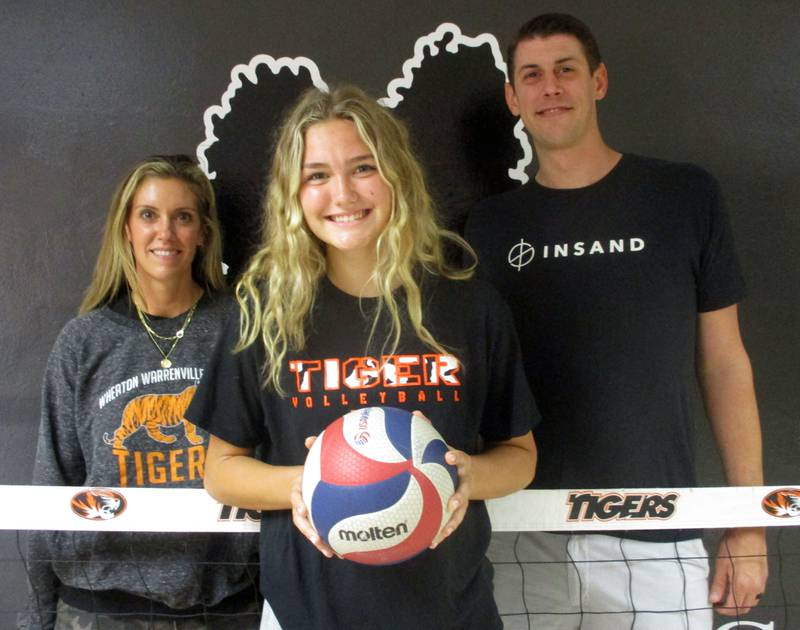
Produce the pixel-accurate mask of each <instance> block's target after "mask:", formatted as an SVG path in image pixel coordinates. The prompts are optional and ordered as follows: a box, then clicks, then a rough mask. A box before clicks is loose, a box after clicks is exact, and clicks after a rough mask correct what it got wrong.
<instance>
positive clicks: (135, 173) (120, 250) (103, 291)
mask: <svg viewBox="0 0 800 630" xmlns="http://www.w3.org/2000/svg"><path fill="white" fill-rule="evenodd" d="M148 177H160V178H174V179H179V180H181V181H182V182H183V183H185V184H186V185H187V186H188V187H189V190H191V191H192V192H193V193H194V195H195V197H196V198H197V210H198V212H199V214H200V222H201V224H202V227H203V246H202V248H199V249H198V250H197V253H196V254H195V257H194V260H193V261H192V276H193V277H194V279H195V281H196V282H197V283H198V284H199V285H200V286H202V287H204V288H205V289H206V290H207V291H213V290H220V289H223V288H224V287H225V277H224V276H223V275H222V236H221V232H220V227H219V219H218V218H217V204H216V200H215V197H214V189H213V188H212V187H211V182H209V181H208V178H207V177H206V175H205V173H203V171H202V170H201V169H200V167H199V166H198V165H197V164H196V163H195V162H194V161H193V160H192V159H191V158H190V157H189V156H187V155H154V156H152V157H149V158H146V159H144V160H142V161H141V162H139V163H137V164H136V165H134V167H133V168H132V169H131V170H130V171H129V172H128V174H127V175H126V176H125V177H124V178H123V179H122V181H121V182H120V184H119V186H118V187H117V190H116V191H115V192H114V196H113V198H112V199H111V206H110V207H109V210H108V215H107V217H106V225H105V229H104V231H103V240H102V242H101V244H100V253H99V254H98V256H97V262H96V263H95V267H94V274H93V276H92V281H91V283H90V284H89V287H88V288H87V289H86V294H85V295H84V298H83V302H82V303H81V306H80V310H79V312H80V313H88V312H89V311H91V310H92V309H95V308H97V307H99V306H103V305H104V304H106V303H108V302H111V301H112V300H114V298H116V297H117V296H118V295H120V294H121V293H123V292H124V291H125V290H126V289H127V291H128V293H129V295H130V296H131V298H135V296H137V295H138V294H139V282H138V280H137V275H136V261H135V260H134V257H133V249H132V248H131V244H130V243H129V242H128V239H127V237H126V236H125V224H126V222H127V220H128V214H129V213H130V209H131V203H132V202H133V197H134V195H135V194H136V191H137V190H138V188H139V185H140V184H141V183H142V182H143V181H144V180H145V179H147V178H148ZM140 297H141V296H140Z"/></svg>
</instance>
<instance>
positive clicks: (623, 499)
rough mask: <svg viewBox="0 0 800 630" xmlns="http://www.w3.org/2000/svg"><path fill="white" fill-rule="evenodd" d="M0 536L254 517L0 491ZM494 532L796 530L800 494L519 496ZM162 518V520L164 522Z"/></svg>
mask: <svg viewBox="0 0 800 630" xmlns="http://www.w3.org/2000/svg"><path fill="white" fill-rule="evenodd" d="M0 504H2V505H5V506H24V508H20V509H14V508H10V507H7V508H6V509H5V510H4V511H3V512H2V513H0V530H1V529H6V530H66V531H70V530H72V531H161V532H243V531H254V530H258V527H259V524H258V513H257V512H251V511H248V510H242V509H239V508H231V507H229V506H225V505H221V504H219V503H217V502H216V501H215V500H214V499H212V498H211V497H210V496H209V495H208V494H207V493H206V492H205V491H204V490H188V489H159V488H80V487H68V486H0ZM487 505H488V509H489V515H490V517H491V520H492V529H493V530H494V531H498V532H501V531H572V532H574V531H577V530H580V531H593V532H602V531H613V530H621V529H624V530H646V529H670V530H672V529H705V528H709V529H710V528H727V527H771V526H791V525H800V487H785V486H747V487H734V488H634V489H632V488H626V489H610V490H597V489H594V490H522V491H520V492H516V493H514V494H512V495H509V496H507V497H503V498H502V499H493V500H491V501H488V502H487ZM165 515H169V516H168V518H165V517H164V516H165Z"/></svg>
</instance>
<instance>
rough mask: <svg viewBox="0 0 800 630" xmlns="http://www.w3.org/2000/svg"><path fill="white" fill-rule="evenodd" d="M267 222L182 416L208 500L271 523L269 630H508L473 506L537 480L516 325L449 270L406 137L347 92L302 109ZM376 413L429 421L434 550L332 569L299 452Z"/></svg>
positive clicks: (292, 117)
mask: <svg viewBox="0 0 800 630" xmlns="http://www.w3.org/2000/svg"><path fill="white" fill-rule="evenodd" d="M264 213H265V217H264V222H265V232H264V241H263V244H262V246H261V248H260V250H259V252H258V253H257V254H256V255H255V256H254V257H253V259H252V261H251V262H250V264H249V266H248V268H247V270H246V272H245V274H244V276H243V277H242V279H241V281H240V282H239V283H238V285H237V289H236V295H237V299H238V301H239V307H240V309H239V310H240V316H239V317H238V318H236V319H235V320H233V321H232V322H231V324H230V325H229V327H228V328H227V329H226V332H225V333H223V337H222V340H221V342H220V345H219V346H218V349H217V351H216V352H215V354H214V357H213V358H212V360H211V362H210V364H209V369H208V371H207V372H206V374H205V375H204V379H203V383H202V384H201V387H200V390H199V391H198V395H197V397H196V398H195V400H194V401H193V404H192V407H191V409H190V410H189V413H188V415H189V417H190V418H192V419H193V421H195V422H196V423H198V424H199V425H201V426H203V427H205V428H206V429H207V430H208V431H209V432H210V433H212V434H213V436H212V438H211V443H210V445H209V452H208V459H207V476H206V488H207V489H208V491H209V492H210V493H211V494H212V496H214V497H215V498H217V499H219V500H221V501H224V502H228V503H232V504H235V505H239V506H242V507H247V508H254V509H260V510H263V511H264V516H263V519H262V528H261V567H262V581H261V586H262V591H263V593H264V594H265V597H266V603H265V608H264V616H263V618H262V628H270V629H275V628H284V629H285V630H295V629H305V628H319V629H325V630H334V629H336V628H342V629H348V630H349V629H352V628H415V629H418V630H419V629H424V628H436V629H437V630H439V629H442V628H460V629H463V628H475V629H476V630H477V629H480V630H487V629H491V628H500V627H501V622H500V618H499V616H498V614H497V609H496V606H495V604H494V601H493V598H492V584H491V566H490V564H489V563H488V561H487V560H486V558H485V551H486V548H487V545H488V542H489V535H490V524H489V520H488V517H487V513H486V510H485V507H484V505H483V503H482V500H483V499H488V498H491V497H497V496H500V495H503V494H506V493H509V492H512V491H514V490H517V489H518V488H522V487H524V486H525V485H526V484H527V483H529V482H530V481H531V479H532V477H533V472H534V467H535V462H536V451H535V447H534V443H533V438H532V436H531V427H532V424H533V421H534V419H535V417H536V411H535V407H534V405H533V402H532V400H531V397H530V394H529V392H528V390H527V386H526V385H525V378H524V375H523V370H522V366H521V363H520V358H519V351H518V347H517V341H516V337H515V335H514V332H513V326H512V325H511V323H510V319H509V314H508V312H507V309H506V308H505V307H504V306H503V305H502V303H501V301H500V300H499V299H498V298H497V295H496V294H495V293H494V292H493V291H492V290H491V289H489V288H488V287H487V286H484V285H482V284H478V283H476V282H473V281H471V280H469V277H470V275H471V271H470V270H464V269H458V268H453V267H451V266H450V265H448V264H447V263H446V261H445V256H444V252H443V247H444V243H445V241H449V242H450V243H451V244H454V245H456V246H458V247H462V248H467V246H466V245H465V243H464V242H463V241H462V240H461V239H460V238H459V237H458V236H456V235H454V234H452V233H449V232H447V231H445V230H443V229H441V228H440V227H439V226H438V225H437V222H436V219H435V216H434V212H433V208H432V204H431V200H430V198H429V196H428V193H427V191H426V187H425V182H424V179H423V177H422V173H421V170H420V167H419V165H418V163H417V161H416V159H415V158H414V156H413V154H412V153H411V150H410V148H409V141H408V137H407V134H406V131H405V129H404V127H403V126H402V125H401V124H400V123H399V122H398V121H397V120H396V119H395V118H394V117H393V116H392V115H391V114H390V113H389V112H388V111H387V110H386V109H384V108H383V107H381V106H379V105H378V104H377V103H376V102H375V101H374V100H373V99H371V98H369V97H367V96H366V95H365V94H364V93H363V92H361V91H360V90H358V89H356V88H340V89H337V90H334V91H332V92H330V93H326V92H321V91H318V90H315V89H312V90H310V91H308V92H306V93H305V94H304V95H303V96H302V98H301V99H300V100H299V101H298V102H297V104H296V105H295V106H294V108H293V110H292V111H291V112H290V113H289V115H288V117H287V118H286V120H285V121H284V123H283V126H282V128H281V130H280V133H279V136H278V139H277V144H276V148H275V153H274V156H273V161H272V170H271V173H270V182H269V187H268V191H267V195H266V199H265V202H264ZM378 405H387V406H395V407H404V408H406V409H408V410H420V411H421V412H422V413H423V414H424V415H425V416H426V417H427V418H429V419H430V421H431V422H432V423H433V424H434V426H435V427H436V428H437V429H438V430H439V431H440V433H441V434H442V435H443V436H444V438H445V440H446V441H447V443H448V444H449V445H450V447H451V450H450V451H449V452H448V454H447V455H446V457H447V459H448V461H449V462H450V463H452V464H454V465H456V466H457V467H458V472H459V478H460V484H459V487H458V489H457V492H456V494H455V495H454V496H453V498H452V499H451V500H450V503H449V508H450V510H452V517H451V518H450V520H449V521H448V522H447V523H446V524H445V526H444V528H443V529H442V531H441V532H440V534H439V536H438V537H437V539H436V540H435V541H434V545H433V546H434V547H436V548H435V549H430V550H426V551H425V552H423V553H422V554H420V555H418V556H416V557H415V558H412V559H411V560H409V561H406V562H404V563H401V564H397V565H392V566H383V567H375V566H364V565H358V564H355V563H352V562H349V561H346V560H343V559H340V558H336V557H332V556H333V553H332V550H331V549H330V548H329V547H328V546H327V545H326V544H325V543H324V542H322V541H321V540H320V537H319V535H318V534H317V532H316V531H315V530H314V529H313V527H312V526H311V524H310V521H309V520H308V512H307V508H306V506H305V505H304V504H303V500H302V497H301V493H300V484H301V478H302V464H303V461H304V459H305V455H306V446H307V444H308V443H309V442H308V441H307V440H306V438H307V437H308V436H313V435H316V434H317V433H319V432H320V431H321V430H322V429H323V428H325V426H326V425H327V424H328V423H330V422H331V421H332V420H334V419H335V418H336V417H338V416H340V415H342V414H343V413H345V412H347V411H350V410H352V409H355V408H358V407H366V406H378ZM258 447H261V453H262V459H263V461H261V460H257V459H255V458H254V457H253V452H254V449H256V448H258Z"/></svg>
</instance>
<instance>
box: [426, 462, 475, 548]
mask: <svg viewBox="0 0 800 630" xmlns="http://www.w3.org/2000/svg"><path fill="white" fill-rule="evenodd" d="M444 459H445V461H446V462H447V463H448V464H450V465H451V466H455V467H456V469H457V470H458V488H456V491H455V493H453V496H452V497H450V500H449V501H448V502H447V509H448V511H449V512H450V518H449V519H448V521H447V523H445V524H444V527H442V529H441V530H440V531H439V533H438V534H437V536H436V538H434V539H433V543H431V549H435V548H436V547H437V545H438V544H439V543H440V542H442V541H443V540H444V539H445V538H447V537H448V536H449V535H450V534H452V533H453V532H454V531H456V529H458V526H459V525H461V522H462V521H463V520H464V516H465V515H466V513H467V508H468V507H469V497H470V494H471V492H472V458H471V457H470V456H469V455H467V454H466V453H465V452H464V451H457V450H456V449H451V450H449V451H447V453H446V454H445V456H444Z"/></svg>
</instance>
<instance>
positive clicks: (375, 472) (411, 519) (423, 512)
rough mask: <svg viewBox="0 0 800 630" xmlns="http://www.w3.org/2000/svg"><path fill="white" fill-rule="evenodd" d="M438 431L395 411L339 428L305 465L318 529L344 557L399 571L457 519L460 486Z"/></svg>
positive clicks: (344, 420)
mask: <svg viewBox="0 0 800 630" xmlns="http://www.w3.org/2000/svg"><path fill="white" fill-rule="evenodd" d="M447 450H448V448H447V445H446V444H445V442H444V440H443V439H442V436H441V435H439V432H438V431H436V429H434V428H433V426H432V425H431V424H430V423H429V422H426V421H425V420H422V419H421V418H417V417H415V416H413V415H412V414H411V413H409V412H408V411H404V410H402V409H396V408H394V407H366V408H364V409H357V410H355V411H351V412H350V413H348V414H345V415H344V416H342V417H341V418H338V419H337V420H334V421H333V422H332V423H331V424H330V425H328V427H327V428H326V429H325V430H324V431H323V432H322V433H321V434H320V435H319V437H318V438H317V440H316V441H315V442H314V444H313V445H312V447H311V449H310V451H309V453H308V457H307V458H306V463H305V468H304V471H303V500H304V501H305V504H306V506H307V507H308V511H309V515H310V519H311V522H312V524H313V525H314V528H315V529H316V530H317V532H318V533H319V535H320V536H321V537H322V538H323V539H324V540H325V541H326V542H327V543H328V545H330V547H331V548H332V549H333V550H334V551H335V552H336V553H338V554H339V555H340V556H342V557H344V558H347V559H348V560H353V561H354V562H360V563H362V564H395V563H397V562H402V561H404V560H407V559H408V558H411V557H413V556H415V555H417V554H419V553H420V552H422V551H424V550H425V549H426V548H427V547H428V546H429V545H430V544H431V542H432V541H433V539H434V537H435V536H436V534H437V533H438V532H439V530H440V529H441V528H442V526H443V525H444V524H445V522H446V521H447V519H448V518H449V516H450V514H449V512H448V511H447V502H448V500H449V499H450V497H451V496H452V495H453V492H455V488H456V487H457V485H458V474H457V472H456V468H455V466H451V465H450V464H448V463H446V462H445V459H444V456H445V453H446V452H447Z"/></svg>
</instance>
